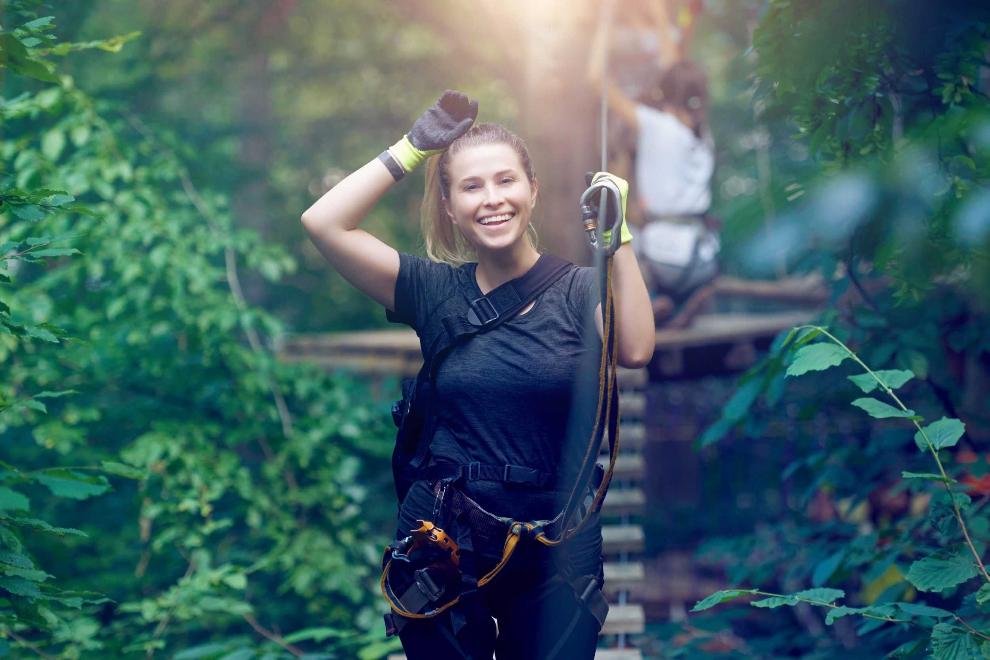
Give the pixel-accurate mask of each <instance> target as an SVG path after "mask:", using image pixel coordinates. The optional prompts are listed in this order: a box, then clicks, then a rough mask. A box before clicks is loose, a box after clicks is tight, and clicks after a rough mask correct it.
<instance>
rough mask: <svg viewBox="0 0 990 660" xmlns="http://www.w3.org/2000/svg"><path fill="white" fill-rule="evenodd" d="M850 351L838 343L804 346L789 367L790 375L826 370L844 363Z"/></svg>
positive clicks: (788, 373)
mask: <svg viewBox="0 0 990 660" xmlns="http://www.w3.org/2000/svg"><path fill="white" fill-rule="evenodd" d="M848 357H849V352H848V351H846V349H844V348H842V347H841V346H839V345H837V344H832V343H827V342H821V343H818V344H810V345H808V346H805V347H803V348H802V349H801V350H799V351H798V352H797V353H795V355H794V361H793V362H791V366H789V367H787V375H788V376H800V375H802V374H806V373H808V372H809V371H824V370H826V369H830V368H831V367H835V366H838V365H840V364H842V361H843V360H845V359H846V358H848Z"/></svg>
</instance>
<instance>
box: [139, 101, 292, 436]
mask: <svg viewBox="0 0 990 660" xmlns="http://www.w3.org/2000/svg"><path fill="white" fill-rule="evenodd" d="M123 114H124V117H125V118H126V119H127V121H128V122H129V123H130V124H131V126H133V127H134V130H136V131H137V132H138V133H140V134H141V135H142V136H144V138H145V139H146V140H148V141H149V142H150V143H151V144H152V145H153V146H154V147H155V149H156V150H157V151H158V152H159V153H160V154H162V155H163V156H165V157H166V158H168V159H169V160H174V161H176V162H177V163H181V161H179V159H178V157H177V156H176V155H175V154H174V153H172V151H171V150H169V149H168V147H165V146H162V145H160V144H159V143H158V141H157V140H156V139H155V135H154V134H153V133H152V132H151V129H149V128H148V127H147V125H145V123H144V122H143V121H141V119H140V118H139V117H137V116H136V115H134V114H132V113H130V112H126V111H125V112H124V113H123ZM178 172H179V181H180V182H181V184H182V189H183V190H184V191H185V193H186V196H187V197H188V198H189V201H190V202H192V204H193V206H195V207H196V210H197V211H199V214H200V215H201V216H202V217H203V220H205V221H206V225H207V227H209V229H210V232H211V233H212V234H213V235H214V236H215V237H217V238H220V237H221V236H220V228H219V227H218V226H217V224H216V222H215V221H214V220H213V217H212V215H211V214H210V211H209V209H208V208H207V206H206V202H204V201H203V198H202V197H201V196H200V194H199V191H198V190H197V189H196V187H195V186H194V185H193V182H192V180H191V179H190V178H189V173H188V172H187V171H186V169H185V168H184V167H180V168H179V169H178ZM224 260H225V262H226V267H227V285H228V286H229V287H230V292H231V294H232V295H233V296H234V302H235V303H236V305H237V308H238V309H239V310H242V311H243V310H245V309H247V301H246V300H245V298H244V291H243V290H242V289H241V281H240V278H239V277H238V276H237V254H236V253H235V252H234V249H233V248H231V247H230V246H229V245H228V246H226V247H224ZM244 333H245V334H246V335H247V338H248V343H249V344H250V345H251V350H252V351H254V352H255V353H256V354H259V355H260V354H262V353H263V352H264V349H263V348H262V345H261V337H260V335H259V334H258V331H257V330H255V329H254V328H251V327H248V328H245V329H244ZM263 377H264V378H265V380H266V381H267V383H268V388H269V389H270V390H271V393H272V397H273V398H274V399H275V407H276V409H277V410H278V416H279V419H280V420H281V422H282V435H283V436H285V438H286V440H288V439H290V438H291V437H292V416H291V414H290V412H289V407H288V405H286V403H285V397H283V396H282V390H281V388H279V386H278V383H277V382H275V380H274V379H272V378H270V377H269V376H268V375H264V376H263Z"/></svg>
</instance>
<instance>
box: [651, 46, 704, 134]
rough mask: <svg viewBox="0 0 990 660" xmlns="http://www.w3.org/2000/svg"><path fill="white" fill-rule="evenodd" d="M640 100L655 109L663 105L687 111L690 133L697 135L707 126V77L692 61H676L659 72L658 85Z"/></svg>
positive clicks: (661, 107) (659, 108)
mask: <svg viewBox="0 0 990 660" xmlns="http://www.w3.org/2000/svg"><path fill="white" fill-rule="evenodd" d="M642 102H643V104H644V105H648V106H650V107H652V108H656V109H657V110H663V109H664V107H665V106H666V107H670V106H673V107H675V108H683V109H684V110H687V111H688V113H690V115H691V119H692V121H693V122H694V134H695V135H697V136H698V137H701V136H702V134H703V133H704V131H705V127H706V126H707V125H708V76H706V75H705V72H704V70H703V69H702V68H701V67H700V66H698V65H697V64H696V63H695V62H692V61H691V60H678V61H677V62H674V63H673V64H671V65H670V66H669V67H667V69H666V70H665V71H664V72H663V73H662V74H661V75H660V80H659V83H658V85H657V86H656V87H655V88H653V89H652V90H651V91H650V92H649V93H648V94H647V95H646V97H645V98H644V99H642Z"/></svg>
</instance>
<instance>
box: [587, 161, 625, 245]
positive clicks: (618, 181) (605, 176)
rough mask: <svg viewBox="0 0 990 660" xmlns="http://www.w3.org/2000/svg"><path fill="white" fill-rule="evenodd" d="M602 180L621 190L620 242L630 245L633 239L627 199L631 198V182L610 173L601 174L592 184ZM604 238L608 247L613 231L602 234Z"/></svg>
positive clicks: (597, 175) (596, 176)
mask: <svg viewBox="0 0 990 660" xmlns="http://www.w3.org/2000/svg"><path fill="white" fill-rule="evenodd" d="M601 179H610V180H611V181H612V183H614V184H615V186H616V187H617V188H618V189H619V196H620V197H621V198H622V218H623V219H622V228H621V229H619V240H620V242H621V243H628V242H629V241H631V240H632V239H633V236H632V232H631V231H629V223H627V222H626V220H625V217H626V198H627V197H628V196H629V182H628V181H626V180H625V179H623V178H621V177H617V176H615V175H614V174H610V173H608V172H599V173H597V174H595V176H594V177H593V178H592V179H591V181H592V183H594V182H596V181H599V180H601ZM602 238H603V239H604V240H605V245H608V244H609V243H611V241H612V230H611V229H608V230H606V231H604V232H603V233H602Z"/></svg>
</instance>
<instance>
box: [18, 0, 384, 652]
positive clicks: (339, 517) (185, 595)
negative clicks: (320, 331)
mask: <svg viewBox="0 0 990 660" xmlns="http://www.w3.org/2000/svg"><path fill="white" fill-rule="evenodd" d="M36 4H37V3H33V2H30V1H27V0H25V1H24V2H19V3H18V2H11V3H8V4H7V7H6V9H7V14H8V17H9V16H15V15H20V14H29V13H31V11H32V10H33V9H34V8H35V5H36ZM18 12H20V14H19V13H18ZM24 18H25V22H29V21H32V20H34V17H33V16H26V15H25V16H24ZM8 23H9V20H5V21H4V23H3V24H4V25H5V26H6V25H7V24H8ZM52 26H54V21H51V20H49V21H42V22H39V23H36V25H35V27H33V28H29V29H34V30H36V31H38V30H47V29H49V28H50V27H52ZM15 32H17V31H16V30H14V31H13V32H5V33H4V34H5V35H6V34H14V33H15ZM17 34H18V35H21V36H24V35H27V34H28V33H27V32H24V33H23V34H21V33H19V32H18V33H17ZM132 37H133V35H128V36H126V37H120V38H116V39H110V40H105V41H99V40H96V41H94V40H89V41H80V42H71V43H69V42H66V43H56V42H55V41H54V40H52V39H50V38H48V37H47V36H46V37H45V38H44V39H42V38H41V37H40V36H37V35H34V33H30V35H29V36H28V39H29V41H27V42H22V44H26V45H24V50H23V51H22V50H18V49H17V48H13V49H10V50H8V49H7V48H4V51H3V52H4V53H8V55H6V57H7V60H6V61H7V62H8V63H9V62H10V61H13V60H12V59H11V58H13V59H16V62H17V66H18V67H20V71H21V72H22V73H23V72H25V71H35V72H40V71H41V70H42V69H44V71H46V72H48V77H45V76H42V75H41V74H39V76H35V77H36V78H39V79H40V80H42V81H45V82H52V86H49V87H43V88H35V87H32V86H31V85H27V87H26V88H25V91H24V92H23V93H21V94H19V95H17V96H14V97H13V98H10V99H3V106H2V117H3V121H4V133H3V139H2V140H0V158H2V159H3V161H4V162H5V163H9V165H8V170H9V171H6V172H3V173H2V174H0V200H2V205H0V246H2V248H0V257H2V258H0V287H2V288H0V296H2V299H3V303H2V306H0V362H2V363H3V364H4V369H3V370H0V437H2V441H0V446H2V447H3V448H4V451H5V452H6V451H8V450H10V451H12V452H15V453H16V455H17V456H18V465H17V467H14V466H13V465H8V464H3V465H2V469H0V569H2V570H3V574H2V575H0V635H7V636H8V638H9V639H12V640H14V644H15V645H31V646H32V647H34V648H36V649H38V650H42V651H43V652H44V653H46V654H48V655H51V656H58V657H64V658H73V659H75V658H81V657H122V656H123V655H124V654H126V653H134V652H140V653H142V654H145V655H146V656H147V657H151V656H153V655H154V654H155V653H156V651H157V652H161V651H164V652H167V653H173V652H179V653H186V654H195V653H200V654H201V655H195V657H210V658H214V657H226V658H228V660H229V659H230V658H248V657H256V656H260V655H265V654H267V655H266V657H273V658H274V657H287V656H288V655H289V654H290V653H297V652H311V653H314V654H316V653H318V652H324V653H327V654H336V655H338V656H347V657H351V656H354V655H360V656H361V657H363V658H367V659H368V660H373V659H374V658H378V657H382V656H384V655H385V654H387V653H388V652H389V651H390V650H391V649H394V648H395V642H394V641H389V642H383V641H381V640H382V637H383V631H382V625H381V617H380V614H381V611H382V609H383V605H382V604H381V603H380V602H379V601H380V600H381V599H380V598H377V597H376V593H375V591H374V586H375V575H374V573H375V568H376V563H377V561H378V557H379V553H380V550H379V548H380V546H381V544H382V543H383V541H384V540H385V539H384V537H383V536H382V534H381V533H382V527H381V526H376V525H372V524H370V523H369V522H368V520H367V519H366V517H365V516H363V515H362V511H361V508H360V505H361V503H362V502H364V501H365V500H366V499H367V498H368V496H369V487H368V486H367V485H364V484H362V483H361V482H360V481H359V479H358V478H359V476H360V475H361V474H362V471H363V462H364V459H366V458H367V459H370V460H372V461H376V462H382V459H383V458H385V457H386V456H387V455H388V451H389V449H390V435H391V433H390V432H389V430H388V429H387V428H386V426H385V424H386V422H387V411H386V410H384V409H383V407H382V406H373V405H371V404H368V403H367V401H368V397H367V396H366V394H365V393H364V392H363V391H362V390H361V388H360V387H359V386H358V385H357V384H355V383H354V382H352V381H350V380H348V379H346V378H345V377H343V376H338V375H332V374H328V373H325V372H323V371H320V370H318V369H316V368H314V367H309V366H305V365H294V364H283V363H282V362H280V361H279V360H278V359H277V358H276V355H275V353H274V351H273V349H272V345H273V339H272V338H273V337H274V336H276V335H278V334H280V333H282V332H284V326H283V324H282V322H281V321H280V320H279V319H277V318H276V317H274V316H273V315H271V314H270V313H267V312H265V311H264V310H262V309H260V308H257V307H253V306H251V305H250V304H248V302H247V301H246V300H245V299H244V297H243V295H242V294H241V291H240V288H239V286H238V281H239V280H238V278H239V277H241V276H244V277H247V276H249V275H255V274H260V276H263V277H264V278H266V279H267V280H269V281H276V282H277V281H278V280H279V279H280V278H281V277H282V276H284V275H285V274H286V273H291V272H292V270H293V269H294V267H295V264H294V260H293V259H292V258H291V257H290V256H289V255H288V254H287V253H286V251H285V250H284V249H283V248H282V247H281V246H280V245H277V244H272V243H271V242H269V241H265V240H263V239H262V237H261V236H260V235H259V234H258V233H257V232H255V231H247V230H243V229H236V228H235V227H234V226H233V223H232V219H231V212H230V204H229V201H228V200H229V198H228V196H227V195H225V194H224V193H222V192H220V191H219V190H216V189H213V188H207V187H203V186H201V185H199V183H200V182H198V181H194V180H193V177H192V175H191V174H190V171H189V169H188V168H187V167H186V165H185V163H184V161H183V160H182V159H180V157H179V156H178V155H177V154H191V153H194V150H193V149H192V148H191V147H190V146H189V145H188V144H186V143H184V142H183V141H182V140H180V139H178V138H176V136H175V135H174V133H172V132H171V131H169V130H167V129H162V128H160V127H158V126H155V125H150V124H147V123H145V121H143V120H142V118H140V117H139V116H137V115H136V114H134V113H133V112H131V111H130V110H128V109H127V108H126V107H123V106H121V105H120V104H117V103H114V102H111V101H108V100H105V99H101V98H99V97H94V96H90V95H88V94H86V93H85V92H83V91H81V90H80V89H78V88H77V87H76V86H75V84H74V82H73V81H72V79H70V78H61V79H59V78H56V77H54V76H53V75H51V71H52V67H51V64H50V63H48V62H46V61H44V60H42V59H41V57H42V56H43V55H45V56H49V55H61V54H65V53H68V52H71V51H75V50H80V49H86V48H95V49H98V50H104V51H117V50H119V49H120V46H121V45H122V44H123V43H124V42H125V41H127V40H129V39H130V38H132ZM18 38H20V37H18ZM30 39H37V42H31V41H30ZM3 43H4V44H6V43H7V42H3ZM9 53H13V54H9ZM25 54H26V55H25ZM15 56H16V57H15ZM24 57H35V58H36V61H37V62H38V64H37V65H36V66H35V65H30V66H29V65H26V64H24V62H25V61H26V60H25V59H24ZM39 67H40V68H39ZM67 243H71V244H67ZM117 477H123V478H124V479H131V480H135V482H134V483H132V484H127V482H124V483H125V485H122V486H119V487H116V488H113V489H111V485H114V486H116V482H117V481H118V480H117V479H116V478H117ZM111 478H113V479H112V480H111ZM94 499H95V501H96V502H98V504H93V503H91V502H93V501H94ZM34 516H37V517H34ZM43 518H47V519H53V520H54V519H59V520H62V519H70V520H76V521H78V524H77V525H76V527H78V528H79V529H70V528H63V527H56V526H54V525H52V524H50V523H48V522H46V521H45V520H44V519H43ZM74 539H78V541H76V540H74ZM66 546H68V547H66ZM69 553H71V555H70V556H73V557H74V559H73V561H72V562H65V561H64V557H65V556H67V555H69ZM60 560H61V561H60ZM41 567H46V568H47V570H42V568H41ZM51 574H54V576H55V577H52V575H51ZM56 580H57V581H58V582H56ZM56 584H57V585H58V586H55V585H56ZM94 587H100V588H102V589H103V590H104V591H106V592H107V593H106V596H103V595H100V594H93V593H90V592H88V591H83V590H84V589H87V588H94ZM111 599H112V600H111ZM315 621H319V622H320V624H321V625H323V626H326V627H324V628H319V629H315V630H314V629H313V628H312V625H313V623H314V622H315ZM332 630H347V631H348V632H347V633H346V634H333V633H332V632H331V631H332ZM280 631H285V632H286V633H288V634H286V636H285V637H282V633H281V632H280ZM292 631H298V632H297V633H295V634H293V633H292ZM6 644H7V643H6V641H5V642H4V647H3V649H0V651H3V650H4V649H5V648H6ZM195 649H198V651H196V650H195ZM299 649H304V651H299ZM189 657H193V655H189Z"/></svg>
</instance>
